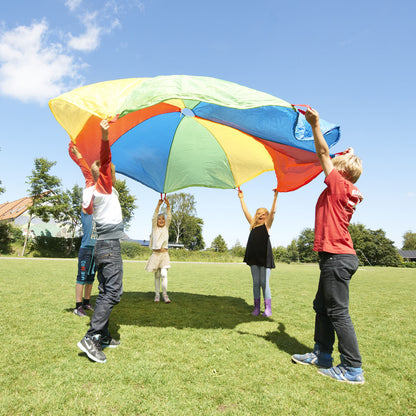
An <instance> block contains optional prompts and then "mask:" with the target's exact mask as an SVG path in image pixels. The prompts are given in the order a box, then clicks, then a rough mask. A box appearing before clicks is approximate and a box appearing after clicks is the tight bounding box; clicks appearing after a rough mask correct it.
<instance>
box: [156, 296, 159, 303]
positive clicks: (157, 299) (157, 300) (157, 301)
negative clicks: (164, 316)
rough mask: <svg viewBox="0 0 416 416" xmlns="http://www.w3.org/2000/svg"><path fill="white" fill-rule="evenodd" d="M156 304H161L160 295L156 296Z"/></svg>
mask: <svg viewBox="0 0 416 416" xmlns="http://www.w3.org/2000/svg"><path fill="white" fill-rule="evenodd" d="M155 302H156V303H159V302H160V295H155Z"/></svg>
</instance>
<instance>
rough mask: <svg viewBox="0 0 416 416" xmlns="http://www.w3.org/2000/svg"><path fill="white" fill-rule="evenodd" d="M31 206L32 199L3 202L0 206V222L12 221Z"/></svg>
mask: <svg viewBox="0 0 416 416" xmlns="http://www.w3.org/2000/svg"><path fill="white" fill-rule="evenodd" d="M32 205H33V200H32V198H29V197H25V198H20V199H18V200H16V201H13V202H5V203H4V204H1V205H0V221H5V220H14V219H15V218H17V217H19V216H20V215H22V214H23V213H24V212H26V211H27V209H28V208H29V207H30V206H32Z"/></svg>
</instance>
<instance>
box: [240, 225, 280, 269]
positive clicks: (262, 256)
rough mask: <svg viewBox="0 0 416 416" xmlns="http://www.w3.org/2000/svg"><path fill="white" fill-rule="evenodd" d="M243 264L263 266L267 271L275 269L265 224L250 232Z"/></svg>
mask: <svg viewBox="0 0 416 416" xmlns="http://www.w3.org/2000/svg"><path fill="white" fill-rule="evenodd" d="M244 262H245V263H247V264H248V265H249V266H263V267H267V268H268V269H274V268H275V264H274V258H273V251H272V245H271V243H270V237H269V232H268V231H267V228H266V225H265V224H263V225H260V226H259V227H255V228H253V229H252V230H251V231H250V235H249V236H248V241H247V246H246V253H245V255H244Z"/></svg>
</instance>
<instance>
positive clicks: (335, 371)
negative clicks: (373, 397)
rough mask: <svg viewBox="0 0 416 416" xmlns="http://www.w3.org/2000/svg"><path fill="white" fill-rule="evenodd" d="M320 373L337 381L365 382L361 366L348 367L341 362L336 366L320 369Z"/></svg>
mask: <svg viewBox="0 0 416 416" xmlns="http://www.w3.org/2000/svg"><path fill="white" fill-rule="evenodd" d="M318 373H319V374H322V375H323V376H326V377H331V378H333V379H334V380H337V381H343V382H347V383H350V384H364V375H363V370H362V368H360V367H347V366H345V365H344V364H339V365H337V366H336V367H332V368H328V369H321V370H318Z"/></svg>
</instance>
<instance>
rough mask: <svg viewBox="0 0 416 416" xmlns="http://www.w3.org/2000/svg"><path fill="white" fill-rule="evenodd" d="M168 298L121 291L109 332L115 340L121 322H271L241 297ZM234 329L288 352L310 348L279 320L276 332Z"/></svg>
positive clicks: (231, 324)
mask: <svg viewBox="0 0 416 416" xmlns="http://www.w3.org/2000/svg"><path fill="white" fill-rule="evenodd" d="M169 297H170V298H171V300H172V302H171V303H168V304H165V303H164V302H163V300H162V298H161V301H160V302H159V303H155V302H154V301H153V300H154V292H125V293H124V294H123V296H122V298H121V302H120V303H119V304H118V305H116V306H115V307H114V309H113V311H112V313H111V317H110V330H111V335H112V336H113V337H114V338H116V339H118V338H119V336H118V330H119V328H120V326H121V325H137V326H138V327H160V328H167V327H173V328H176V329H184V328H196V329H204V328H206V329H215V328H228V329H233V328H235V327H237V326H238V325H239V324H242V323H246V322H259V321H261V320H262V321H271V319H270V318H265V317H261V316H252V315H251V312H252V310H253V305H251V304H248V303H247V302H246V301H245V300H244V299H242V298H237V297H232V296H214V295H200V294H194V293H185V292H169ZM91 301H92V302H95V297H92V298H91ZM93 304H94V303H93ZM238 332H239V333H240V334H245V335H253V336H257V337H261V338H263V339H265V340H266V341H269V342H272V343H274V344H275V345H276V347H277V348H279V349H280V350H282V351H285V352H287V353H288V354H290V355H293V354H298V353H303V352H307V351H309V350H310V347H308V346H307V345H304V344H302V343H300V342H299V341H298V340H297V339H296V338H294V337H292V336H290V335H289V334H288V333H287V332H286V327H285V324H284V323H282V322H280V323H279V324H278V327H277V331H272V332H267V333H266V335H257V334H251V333H247V332H243V331H238Z"/></svg>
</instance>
